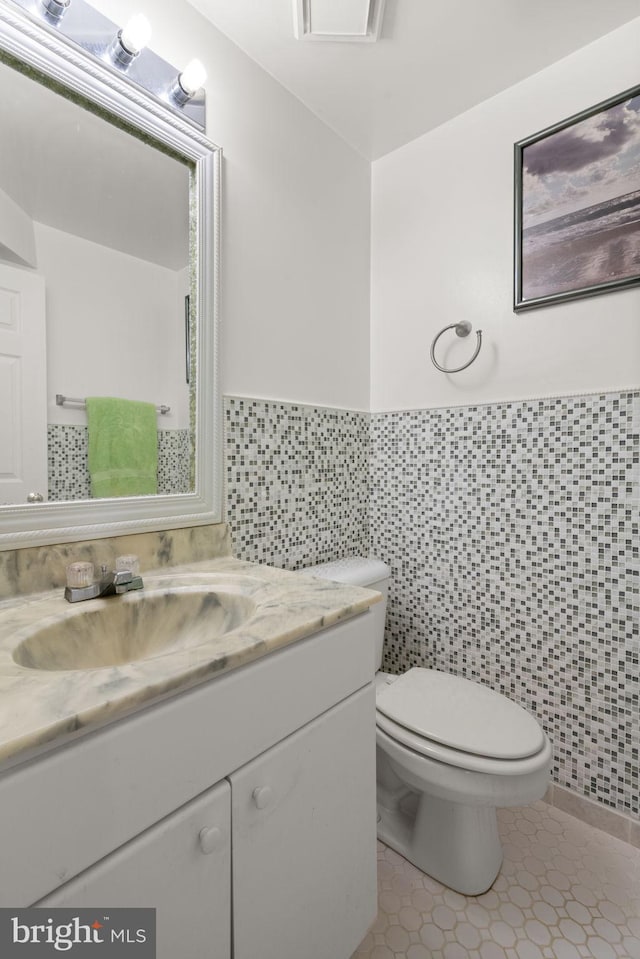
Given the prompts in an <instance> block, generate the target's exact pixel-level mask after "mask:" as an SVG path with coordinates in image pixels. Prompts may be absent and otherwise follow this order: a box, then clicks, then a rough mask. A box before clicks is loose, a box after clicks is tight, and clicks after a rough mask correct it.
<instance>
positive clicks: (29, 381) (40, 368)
mask: <svg viewBox="0 0 640 959" xmlns="http://www.w3.org/2000/svg"><path fill="white" fill-rule="evenodd" d="M45 336H46V334H45V299H44V277H42V276H40V275H39V274H37V273H29V272H27V271H26V270H18V269H16V268H15V267H12V266H6V265H5V264H4V263H1V264H0V409H1V410H2V416H0V504H14V505H17V504H19V503H27V502H30V503H33V502H42V501H43V499H46V490H47V367H46V339H45ZM33 491H37V495H38V496H40V499H33V498H30V497H31V496H32V495H33Z"/></svg>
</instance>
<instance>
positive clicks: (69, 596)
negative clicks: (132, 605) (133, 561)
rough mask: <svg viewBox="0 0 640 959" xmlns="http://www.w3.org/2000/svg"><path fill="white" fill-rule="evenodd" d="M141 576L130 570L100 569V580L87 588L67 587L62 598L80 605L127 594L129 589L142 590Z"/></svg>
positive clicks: (103, 567) (104, 567)
mask: <svg viewBox="0 0 640 959" xmlns="http://www.w3.org/2000/svg"><path fill="white" fill-rule="evenodd" d="M143 586H144V583H143V582H142V576H137V575H134V574H133V573H132V572H131V570H128V569H118V570H115V569H114V570H111V571H110V570H109V569H108V568H107V566H101V567H100V579H98V580H96V581H95V582H93V583H91V584H90V585H89V586H67V587H65V591H64V598H65V599H66V600H67V602H68V603H81V602H82V601H83V600H85V599H99V598H100V597H101V596H114V595H119V594H121V593H128V592H129V590H131V589H142V588H143Z"/></svg>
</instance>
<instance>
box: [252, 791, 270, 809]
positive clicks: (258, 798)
mask: <svg viewBox="0 0 640 959" xmlns="http://www.w3.org/2000/svg"><path fill="white" fill-rule="evenodd" d="M272 799H273V789H272V788H271V786H258V787H257V789H254V790H253V801H254V803H255V804H256V806H257V807H258V809H266V807H267V806H269V805H270V804H271V800H272Z"/></svg>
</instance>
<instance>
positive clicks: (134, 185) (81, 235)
mask: <svg viewBox="0 0 640 959" xmlns="http://www.w3.org/2000/svg"><path fill="white" fill-rule="evenodd" d="M0 89H1V90H2V91H3V94H2V95H1V96H0V130H2V138H3V141H4V142H5V143H8V144H11V149H5V150H0V286H1V287H2V289H3V291H5V295H4V298H3V299H4V303H5V305H6V303H7V291H9V290H10V291H11V294H12V297H13V298H15V297H19V298H24V297H26V296H28V295H29V292H30V291H32V290H34V289H36V290H39V291H40V295H39V296H38V298H37V299H38V302H36V298H35V297H34V296H33V294H32V299H33V303H32V304H31V305H30V307H29V308H28V309H26V310H25V311H24V319H25V328H24V330H23V335H24V337H25V342H24V344H23V350H22V355H21V376H22V377H23V378H24V379H25V380H27V381H28V382H29V383H31V384H34V383H35V382H36V381H38V380H39V379H40V378H41V376H42V374H41V371H42V370H43V369H44V370H46V376H45V383H46V399H45V401H44V404H45V406H46V408H45V407H44V406H43V404H42V401H41V400H40V409H34V410H33V415H31V416H29V417H25V416H24V415H23V409H22V408H14V407H13V405H12V403H11V397H9V398H8V399H9V403H8V407H7V406H5V411H6V412H11V411H13V413H14V417H11V418H9V417H7V416H5V417H4V419H3V426H2V430H3V432H5V433H6V434H7V439H6V440H5V442H4V443H0V473H2V475H3V477H4V479H3V480H0V490H1V495H2V503H3V504H4V505H6V504H8V503H24V502H26V500H27V496H28V495H29V493H30V492H33V491H35V492H37V493H40V494H41V495H42V496H43V499H44V500H49V501H52V500H77V499H86V498H89V497H90V496H91V495H92V487H91V477H90V473H89V467H88V456H87V454H88V431H87V413H86V410H83V409H82V408H79V405H78V404H73V403H69V404H66V405H63V406H59V405H56V394H64V395H66V396H71V397H80V398H84V397H86V396H107V397H122V398H126V399H130V400H141V401H149V402H152V403H154V404H156V405H164V406H168V407H169V412H168V413H166V414H164V415H162V414H159V415H158V433H157V443H158V445H157V458H158V466H157V490H158V492H159V493H188V492H190V489H191V475H190V472H191V471H190V459H191V442H190V436H189V388H188V385H187V382H186V376H185V372H184V369H185V359H184V357H185V351H186V344H185V342H184V300H185V296H187V295H188V293H189V289H190V271H189V176H190V168H191V164H188V163H187V162H186V161H184V160H182V159H181V158H178V157H174V156H171V155H168V154H167V153H166V152H163V151H162V150H160V149H158V148H157V147H156V146H153V145H151V144H150V143H148V142H144V141H143V140H141V139H139V138H137V137H136V136H135V135H134V134H133V133H132V132H129V131H126V130H123V129H119V128H118V127H116V126H114V125H113V124H112V123H110V122H109V121H108V120H107V119H105V118H104V117H102V116H98V115H96V114H95V113H92V112H90V111H89V110H87V109H85V108H84V107H82V106H80V104H78V103H76V102H73V101H71V100H69V99H66V98H65V97H63V96H62V95H61V94H60V93H58V92H54V91H53V90H51V89H48V88H47V87H46V86H45V85H43V84H42V83H39V82H37V81H36V80H35V79H32V78H31V77H28V76H25V75H23V74H21V73H19V72H18V71H17V70H14V69H12V68H11V67H10V66H8V65H7V64H2V63H0ZM2 211H4V215H2ZM42 294H44V295H42ZM42 308H43V311H44V316H42V315H41V314H42ZM12 349H13V347H12ZM0 356H2V353H1V352H0ZM1 362H2V360H1V359H0V363H1ZM5 362H6V357H5ZM5 380H6V381H7V383H8V377H5ZM32 402H33V400H32ZM23 405H24V404H23ZM34 405H35V403H34ZM9 437H11V440H10V439H9ZM15 442H18V443H19V445H20V448H19V449H18V450H14V449H12V446H13V443H15ZM2 450H3V451H4V453H3V452H1V451H2ZM26 451H29V455H28V457H27V460H26V462H25V452H26ZM16 454H17V455H18V456H19V457H20V458H21V459H22V461H23V462H25V469H24V470H23V472H22V475H17V476H16V477H15V479H14V480H13V481H11V480H10V479H9V477H10V474H11V470H10V468H8V467H9V464H8V463H7V462H4V463H3V462H2V458H4V457H6V458H8V456H9V455H11V456H16ZM94 494H95V490H94Z"/></svg>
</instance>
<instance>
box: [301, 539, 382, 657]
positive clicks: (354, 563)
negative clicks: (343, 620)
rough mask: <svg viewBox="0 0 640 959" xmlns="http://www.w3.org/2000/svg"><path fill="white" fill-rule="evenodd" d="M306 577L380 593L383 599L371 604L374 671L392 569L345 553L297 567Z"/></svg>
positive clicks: (380, 641)
mask: <svg viewBox="0 0 640 959" xmlns="http://www.w3.org/2000/svg"><path fill="white" fill-rule="evenodd" d="M300 572H301V573H305V574H306V575H308V576H318V577H319V578H320V579H328V580H331V581H332V582H334V583H345V584H346V585H348V586H363V587H365V588H366V589H375V590H377V591H378V592H379V593H382V596H383V600H382V602H381V603H376V604H375V606H371V607H370V610H369V612H370V614H371V622H372V639H373V640H374V642H375V644H376V671H377V670H379V669H380V667H381V665H382V645H383V643H384V623H385V617H386V612H387V596H388V593H389V579H390V577H391V570H390V568H389V567H388V566H387V564H386V563H383V562H382V560H379V559H373V558H371V557H370V558H368V559H367V558H365V557H364V556H346V557H345V558H344V559H336V560H334V561H333V562H331V563H321V564H320V565H319V566H308V567H307V568H306V569H302V570H300Z"/></svg>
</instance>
